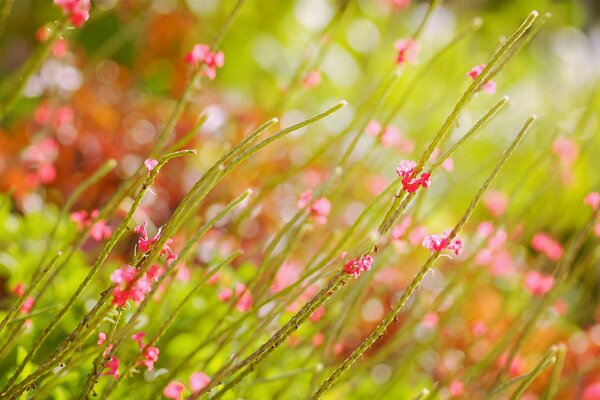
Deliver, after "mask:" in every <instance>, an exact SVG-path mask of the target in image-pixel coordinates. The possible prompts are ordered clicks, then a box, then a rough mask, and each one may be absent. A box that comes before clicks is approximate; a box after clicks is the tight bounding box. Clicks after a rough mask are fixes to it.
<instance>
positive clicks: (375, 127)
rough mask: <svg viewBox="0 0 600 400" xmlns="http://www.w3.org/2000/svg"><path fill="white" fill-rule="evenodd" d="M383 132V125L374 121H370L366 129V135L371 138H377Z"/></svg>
mask: <svg viewBox="0 0 600 400" xmlns="http://www.w3.org/2000/svg"><path fill="white" fill-rule="evenodd" d="M379 132H381V125H380V124H379V122H377V120H375V119H372V120H370V121H369V123H368V124H367V126H366V127H365V133H366V134H367V135H369V136H377V135H379Z"/></svg>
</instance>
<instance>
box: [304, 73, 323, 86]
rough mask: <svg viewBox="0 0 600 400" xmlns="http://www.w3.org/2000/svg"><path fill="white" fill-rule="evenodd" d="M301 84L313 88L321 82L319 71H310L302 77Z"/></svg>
mask: <svg viewBox="0 0 600 400" xmlns="http://www.w3.org/2000/svg"><path fill="white" fill-rule="evenodd" d="M302 84H303V85H304V87H305V88H307V89H313V88H315V87H317V86H319V85H320V84H321V73H320V72H319V71H310V72H309V73H308V74H306V76H305V77H304V79H303V80H302Z"/></svg>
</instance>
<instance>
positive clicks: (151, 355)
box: [142, 346, 160, 371]
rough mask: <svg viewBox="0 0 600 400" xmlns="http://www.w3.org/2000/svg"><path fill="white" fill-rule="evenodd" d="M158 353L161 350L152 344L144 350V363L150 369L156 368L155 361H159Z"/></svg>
mask: <svg viewBox="0 0 600 400" xmlns="http://www.w3.org/2000/svg"><path fill="white" fill-rule="evenodd" d="M158 353H160V350H159V349H158V347H154V346H150V347H148V348H147V349H146V350H144V358H145V360H144V361H142V364H143V365H145V366H146V368H148V371H152V370H153V369H154V363H155V362H157V361H158Z"/></svg>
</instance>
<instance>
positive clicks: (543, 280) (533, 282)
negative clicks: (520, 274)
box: [525, 271, 554, 296]
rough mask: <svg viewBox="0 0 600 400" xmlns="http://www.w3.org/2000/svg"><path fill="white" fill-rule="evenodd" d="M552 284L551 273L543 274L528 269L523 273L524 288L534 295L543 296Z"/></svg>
mask: <svg viewBox="0 0 600 400" xmlns="http://www.w3.org/2000/svg"><path fill="white" fill-rule="evenodd" d="M553 286H554V277H553V276H552V275H543V274H540V273H539V272H537V271H529V272H527V274H526V275H525V288H526V289H527V290H528V291H529V292H530V293H531V294H533V295H534V296H543V295H544V294H546V293H548V292H549V291H550V290H551V289H552V287H553Z"/></svg>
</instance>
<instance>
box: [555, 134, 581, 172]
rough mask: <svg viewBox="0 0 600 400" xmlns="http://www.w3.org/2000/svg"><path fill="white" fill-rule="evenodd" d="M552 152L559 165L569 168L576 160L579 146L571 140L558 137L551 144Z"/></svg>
mask: <svg viewBox="0 0 600 400" xmlns="http://www.w3.org/2000/svg"><path fill="white" fill-rule="evenodd" d="M552 152H553V153H554V154H555V155H556V156H557V157H558V159H559V160H560V163H561V164H563V165H565V166H571V165H573V164H574V163H575V161H576V160H577V156H578V155H579V146H578V145H577V142H576V141H574V140H573V139H569V138H567V137H564V136H559V137H557V138H556V139H555V140H554V142H553V143H552Z"/></svg>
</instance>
